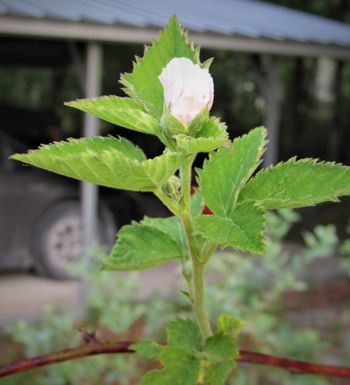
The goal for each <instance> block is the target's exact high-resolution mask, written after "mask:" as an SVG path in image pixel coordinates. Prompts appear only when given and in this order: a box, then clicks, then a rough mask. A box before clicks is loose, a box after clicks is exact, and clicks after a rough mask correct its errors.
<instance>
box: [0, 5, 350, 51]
mask: <svg viewBox="0 0 350 385" xmlns="http://www.w3.org/2000/svg"><path fill="white" fill-rule="evenodd" d="M173 13H175V14H176V15H177V16H178V18H179V20H180V21H181V23H182V24H183V25H184V26H185V27H186V28H187V29H189V30H190V31H191V33H192V35H193V34H194V37H195V40H196V41H197V42H198V43H200V44H202V45H203V46H206V47H215V48H225V49H237V50H241V51H250V52H270V53H281V54H292V55H328V56H338V57H344V58H349V57H350V52H349V51H350V50H349V48H350V26H349V25H347V24H345V23H340V22H337V21H333V20H329V19H326V18H323V17H319V16H315V15H312V14H308V13H305V12H301V11H296V10H292V9H289V8H286V7H282V6H277V5H273V4H269V3H264V2H262V1H256V0H205V1H203V0H172V1H166V0H152V2H148V1H145V0H99V1H95V0H73V1H72V0H60V1H56V0H46V1H42V0H0V34H3V35H4V34H5V35H17V36H24V35H25V36H40V37H54V38H63V39H75V40H96V41H124V42H136V43H143V42H148V41H150V40H152V39H153V38H154V37H155V36H156V35H157V33H158V29H159V28H162V27H163V26H164V25H165V23H166V22H167V20H168V19H169V17H170V16H171V15H172V14H173Z"/></svg>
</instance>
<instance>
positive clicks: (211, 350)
mask: <svg viewBox="0 0 350 385" xmlns="http://www.w3.org/2000/svg"><path fill="white" fill-rule="evenodd" d="M203 351H204V353H205V355H206V357H207V361H206V362H205V363H204V365H203V379H204V382H205V383H208V384H211V385H223V384H224V382H225V380H226V379H227V377H228V376H229V375H230V373H231V371H232V369H234V368H235V366H236V363H235V361H234V360H235V359H236V358H238V357H239V350H238V347H237V345H236V344H235V343H234V342H233V339H232V337H230V336H228V335H224V334H216V335H214V336H212V337H209V338H208V339H207V341H206V344H205V346H204V350H203Z"/></svg>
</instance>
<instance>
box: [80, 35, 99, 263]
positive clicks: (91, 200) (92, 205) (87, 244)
mask: <svg viewBox="0 0 350 385" xmlns="http://www.w3.org/2000/svg"><path fill="white" fill-rule="evenodd" d="M101 64H102V47H101V45H100V44H98V43H94V42H89V43H87V49H86V72H85V97H86V98H92V97H96V96H98V95H99V94H100V89H101ZM99 128H100V123H99V120H98V119H97V118H95V117H94V116H91V115H88V114H85V115H84V126H83V136H84V137H90V136H95V135H98V133H99ZM81 210H82V220H83V247H84V255H85V256H88V254H89V250H91V248H92V247H93V246H95V245H97V242H98V239H97V229H98V187H97V186H96V185H94V184H91V183H85V182H83V183H82V184H81Z"/></svg>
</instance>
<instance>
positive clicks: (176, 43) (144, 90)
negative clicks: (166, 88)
mask: <svg viewBox="0 0 350 385" xmlns="http://www.w3.org/2000/svg"><path fill="white" fill-rule="evenodd" d="M174 57H186V58H189V59H191V60H192V61H193V62H194V63H197V62H198V61H199V60H198V51H196V50H195V49H194V47H193V44H192V43H190V42H189V41H188V40H187V37H186V35H185V34H184V32H183V31H182V29H181V27H180V25H179V23H178V21H177V19H176V17H175V16H173V17H172V18H171V19H170V21H169V23H168V25H167V26H166V27H165V29H164V30H163V32H162V33H161V35H160V38H159V40H157V41H155V42H154V43H153V44H152V46H151V47H149V48H147V49H146V50H145V54H144V57H143V58H142V59H137V61H136V63H135V64H134V68H133V71H132V73H129V74H124V75H122V77H121V83H122V84H123V85H124V91H125V92H126V94H127V95H129V96H130V97H132V98H135V99H137V100H139V101H141V102H142V103H143V104H144V105H145V106H146V108H147V109H148V110H149V111H150V112H151V113H152V114H154V115H155V116H157V117H160V116H161V115H162V112H163V102H164V98H163V87H162V85H161V83H160V81H159V79H158V76H159V75H160V74H161V72H162V70H163V68H164V67H165V66H166V65H167V64H168V62H169V61H170V60H171V59H173V58H174Z"/></svg>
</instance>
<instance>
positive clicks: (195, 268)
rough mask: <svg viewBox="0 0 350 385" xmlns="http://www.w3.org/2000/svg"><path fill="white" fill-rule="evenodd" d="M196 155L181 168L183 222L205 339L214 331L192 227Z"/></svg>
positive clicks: (199, 323)
mask: <svg viewBox="0 0 350 385" xmlns="http://www.w3.org/2000/svg"><path fill="white" fill-rule="evenodd" d="M193 160H194V157H189V158H188V161H187V162H186V163H185V164H184V166H183V167H182V168H181V186H182V194H183V195H182V204H183V211H182V214H181V219H182V223H183V226H184V230H185V235H186V240H187V245H188V253H189V256H190V259H191V261H192V288H191V290H190V291H191V292H192V293H193V310H194V313H195V316H196V318H197V322H198V325H199V328H200V331H201V334H202V337H203V339H204V340H205V339H207V338H208V337H210V336H211V335H212V334H213V332H212V330H211V326H210V323H209V320H208V316H207V311H206V309H205V301H204V263H203V262H201V255H200V253H199V250H198V247H197V245H196V241H195V238H194V236H193V229H192V217H191V207H190V199H191V172H192V163H193Z"/></svg>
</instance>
